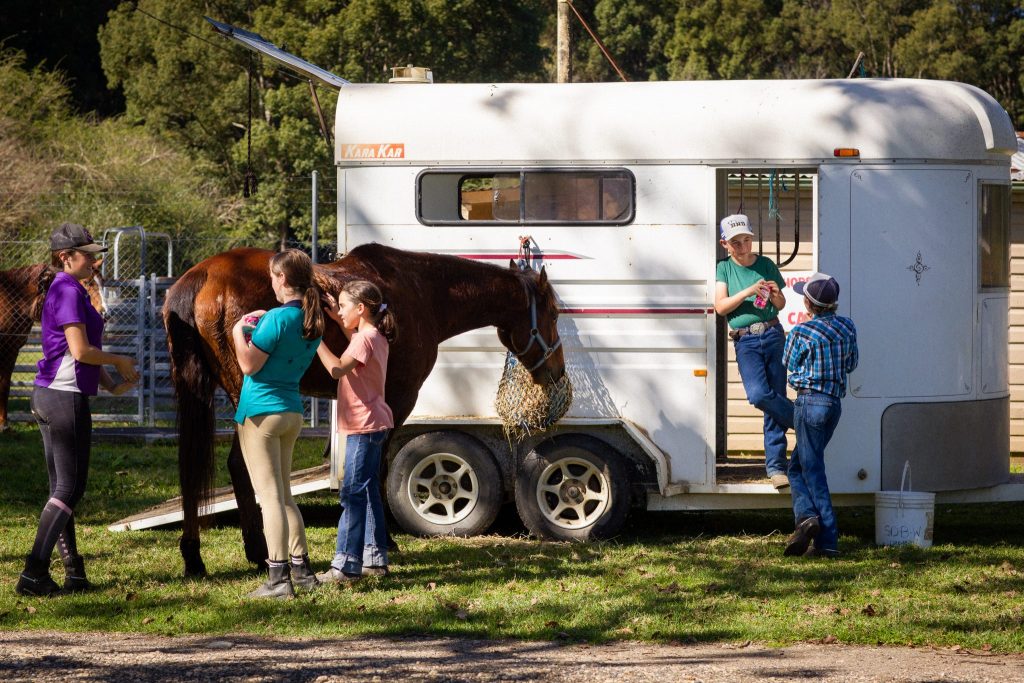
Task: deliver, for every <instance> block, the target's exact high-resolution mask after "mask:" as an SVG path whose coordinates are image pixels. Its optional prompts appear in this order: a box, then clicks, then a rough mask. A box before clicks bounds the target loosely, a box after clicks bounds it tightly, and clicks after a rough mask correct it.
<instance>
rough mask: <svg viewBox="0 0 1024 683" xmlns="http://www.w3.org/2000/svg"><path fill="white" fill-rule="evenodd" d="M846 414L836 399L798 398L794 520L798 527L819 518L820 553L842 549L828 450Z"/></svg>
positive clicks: (791, 477)
mask: <svg viewBox="0 0 1024 683" xmlns="http://www.w3.org/2000/svg"><path fill="white" fill-rule="evenodd" d="M842 413H843V408H842V404H841V403H840V402H839V399H838V398H835V397H834V396H829V395H827V394H819V393H810V394H801V395H799V396H797V397H796V409H795V413H794V417H795V420H796V448H795V449H793V458H792V459H791V460H790V463H789V486H790V489H791V490H792V493H793V516H794V517H795V519H796V522H797V523H799V522H800V521H801V520H804V519H806V518H808V517H817V518H818V522H819V524H821V530H820V531H819V532H818V536H817V538H815V539H814V545H815V547H816V548H818V550H838V549H839V527H838V526H837V525H836V515H835V512H834V511H833V510H832V495H831V494H830V493H829V490H828V479H826V478H825V447H826V446H827V445H828V442H829V441H830V440H831V439H832V433H833V432H835V430H836V425H837V424H839V416H840V415H842Z"/></svg>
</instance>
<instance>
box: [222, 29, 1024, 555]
mask: <svg viewBox="0 0 1024 683" xmlns="http://www.w3.org/2000/svg"><path fill="white" fill-rule="evenodd" d="M232 37H234V38H236V39H237V40H239V41H240V42H243V43H245V44H247V45H249V46H250V47H254V48H256V49H261V50H262V51H264V52H265V53H266V54H268V55H269V56H271V57H272V58H275V59H278V60H279V61H282V62H283V61H285V59H284V58H282V56H281V55H280V54H279V53H278V54H276V55H275V54H274V50H276V48H273V46H268V44H266V43H263V44H262V45H254V44H253V42H254V41H256V42H258V36H256V37H255V38H254V37H253V36H252V35H251V34H246V35H244V36H238V35H233V36H232ZM287 59H288V61H287V63H288V65H289V67H290V68H296V69H297V70H299V71H300V72H301V73H304V74H305V75H306V76H307V77H309V78H310V79H311V80H312V81H316V82H317V83H320V84H322V85H327V86H329V87H332V88H334V89H337V90H338V91H339V95H338V103H337V114H336V121H335V162H336V165H337V169H338V235H339V245H338V246H339V249H340V250H342V251H346V250H349V249H352V248H353V247H355V246H357V245H359V244H362V243H366V242H380V243H383V244H388V245H391V246H395V247H400V248H402V249H411V250H425V251H432V252H441V253H448V254H455V255H459V256H462V257H465V258H472V259H480V260H485V261H491V262H493V263H495V264H497V265H507V264H508V261H509V259H510V258H513V259H514V258H517V257H518V256H519V249H518V246H519V245H520V238H521V237H523V236H526V235H529V236H530V238H531V239H530V240H529V257H530V261H531V263H532V264H533V265H534V266H535V267H540V266H541V265H542V266H543V267H544V268H546V269H547V273H548V276H549V278H550V279H551V280H552V282H553V284H554V286H555V289H556V291H557V292H558V294H559V295H560V299H561V302H562V312H561V316H560V319H559V334H560V336H561V338H562V341H563V344H564V346H563V348H564V352H565V358H566V368H567V372H568V373H569V375H570V377H571V379H572V381H573V386H574V402H573V404H572V407H571V408H570V410H569V412H568V414H567V415H566V416H565V417H564V418H563V419H562V420H561V421H560V422H559V423H558V425H556V426H555V427H554V428H552V429H550V430H548V431H547V432H544V433H538V434H533V435H531V436H530V437H528V438H526V439H525V440H524V441H522V442H521V443H514V442H513V443H510V442H509V440H508V439H506V437H505V436H504V434H503V431H502V428H501V426H500V420H499V419H498V417H497V416H496V412H495V409H494V397H495V391H496V387H497V385H498V381H499V378H500V376H501V372H502V367H503V362H504V358H505V350H504V348H503V347H502V346H501V344H500V343H499V342H498V339H497V335H496V333H495V331H494V330H493V329H490V328H487V329H481V330H477V331H474V332H470V333H466V334H463V335H461V336H459V337H457V338H454V339H452V340H450V341H448V342H446V343H445V344H443V345H442V347H441V349H440V353H439V357H438V361H437V364H436V366H435V368H434V370H433V373H432V374H431V376H430V377H429V379H428V380H427V382H426V384H425V385H424V386H423V388H422V391H421V393H420V396H419V402H418V403H417V405H416V408H415V411H414V413H413V416H412V418H411V419H410V420H409V421H408V422H407V423H406V425H405V426H404V427H403V428H402V429H401V430H399V432H398V433H397V434H396V436H395V438H394V440H393V443H392V452H391V453H390V457H391V458H393V459H394V458H396V457H397V458H399V459H400V460H401V463H402V467H399V468H396V467H392V468H391V471H390V473H389V481H388V487H389V502H390V505H391V507H392V509H393V510H395V511H396V514H397V515H398V516H399V518H400V519H401V520H402V521H403V523H404V524H405V525H406V526H408V527H410V530H411V531H418V532H422V533H457V534H460V533H475V532H478V531H481V530H483V529H484V528H486V526H488V525H489V524H490V522H491V521H492V520H493V518H494V515H495V514H496V513H497V510H498V507H499V506H500V504H501V503H502V502H503V501H505V500H507V499H509V498H514V499H515V500H516V503H517V507H518V508H519V512H520V515H521V516H522V517H523V519H524V521H526V522H527V525H528V526H529V527H530V528H531V530H533V531H534V532H536V533H538V534H539V535H541V536H545V537H548V538H556V539H559V538H561V539H579V538H593V537H598V536H602V535H607V534H609V533H614V531H615V530H616V529H617V528H618V526H619V525H620V524H621V522H622V520H623V519H624V518H625V515H626V512H627V510H628V508H629V507H630V506H640V507H646V508H647V509H653V510H686V509H714V508H739V507H748V508H754V507H765V508H767V507H781V506H788V505H789V504H790V499H789V496H788V495H779V494H778V493H776V492H775V490H774V488H772V487H771V486H770V484H769V483H768V482H767V480H765V479H764V478H763V475H762V476H760V477H750V478H748V480H740V481H736V480H735V479H728V480H726V478H725V477H723V476H722V472H723V466H722V463H721V461H722V460H723V459H724V458H725V456H726V454H727V452H728V443H727V437H728V434H729V433H730V428H729V424H728V419H727V415H728V411H727V407H726V403H727V401H726V397H725V391H724V385H725V382H726V378H727V375H728V372H727V364H728V362H727V358H728V353H727V345H726V339H725V336H724V332H725V327H724V323H723V321H722V320H721V319H719V318H717V317H716V315H715V313H714V308H713V298H714V291H715V264H716V261H717V259H719V258H722V257H723V256H724V253H723V252H722V251H721V250H720V248H719V247H718V222H719V220H720V219H721V218H722V217H723V216H725V215H727V214H729V213H734V212H735V211H736V208H737V207H736V206H735V205H734V203H733V199H732V197H733V196H734V195H735V189H736V188H735V187H732V188H730V185H731V184H732V185H733V186H735V184H736V178H737V177H738V178H739V192H740V193H741V197H740V201H741V202H742V201H743V198H742V193H743V182H744V180H743V179H744V178H752V177H756V178H757V179H758V180H757V187H758V192H759V193H760V190H761V187H762V185H761V178H762V177H763V176H767V175H769V174H771V176H772V178H773V182H775V183H777V182H778V180H777V179H778V178H779V177H785V178H788V179H789V182H795V183H798V184H799V183H801V182H802V183H804V185H803V190H802V191H801V190H800V186H799V185H798V188H797V189H798V192H797V196H798V197H799V196H800V195H801V194H803V196H804V197H805V198H806V199H805V201H806V202H807V204H805V205H804V206H803V208H802V209H801V208H800V207H799V205H798V207H797V215H800V213H801V212H802V213H803V214H804V215H806V216H807V222H806V223H805V226H804V228H803V230H802V232H803V236H802V238H801V236H800V235H799V227H797V230H798V232H797V234H796V235H795V239H796V242H797V243H799V244H801V245H802V246H801V247H800V248H801V249H802V250H803V253H805V254H806V266H807V267H809V268H810V269H812V270H821V271H824V272H827V273H829V274H831V275H833V276H834V277H836V278H837V279H838V281H839V282H840V283H841V286H842V296H841V298H840V308H839V312H840V313H841V314H842V315H847V316H850V317H851V318H853V320H854V321H855V322H856V324H857V328H858V332H859V345H860V352H861V359H860V366H859V367H858V369H857V370H856V371H855V372H854V373H853V374H852V375H851V378H850V391H849V393H848V395H847V397H846V398H845V400H844V401H843V416H842V419H841V421H840V423H839V427H838V429H837V431H836V433H835V436H834V438H833V440H832V442H831V444H830V445H829V448H828V451H827V458H826V460H827V468H828V478H829V483H830V486H831V489H832V492H833V496H834V499H835V501H836V503H837V504H838V505H844V504H870V503H871V501H872V494H873V493H874V492H876V491H880V490H886V489H894V488H899V487H900V479H899V477H900V472H901V471H902V469H903V467H904V464H905V463H906V462H907V461H909V462H910V464H911V466H912V472H913V485H914V488H915V489H916V490H924V491H935V492H937V493H938V501H939V502H982V501H999V500H1020V499H1024V483H1020V482H1017V481H1014V479H1015V478H1014V477H1011V475H1010V471H1009V469H1010V468H1009V387H1008V366H1007V341H1008V339H1007V331H1008V298H1009V284H1010V283H1009V278H1010V273H1009V205H1010V181H1009V159H1010V155H1011V154H1012V153H1013V152H1014V151H1016V149H1017V143H1016V137H1015V135H1014V130H1013V127H1012V125H1011V122H1010V119H1009V116H1008V115H1007V114H1006V112H1005V111H1004V110H1003V109H1002V108H1001V107H1000V106H999V104H998V103H997V102H996V101H994V100H993V99H992V98H991V97H990V96H989V95H987V94H986V93H984V92H983V91H981V90H979V89H977V88H974V87H972V86H968V85H963V84H960V83H950V82H937V81H924V80H873V79H857V80H799V81H732V82H656V83H594V84H559V85H556V84H499V83H485V84H451V85H448V84H444V85H440V84H416V85H412V84H386V85H384V84H379V85H357V84H350V83H348V82H346V81H343V80H342V79H336V77H333V78H335V79H336V80H331V78H329V77H325V76H324V75H323V74H324V73H325V72H322V71H315V70H314V69H315V68H314V67H311V66H309V65H306V66H302V65H301V64H300V65H299V66H298V67H296V61H297V60H296V59H295V58H293V57H290V56H288V57H287ZM328 76H332V75H330V74H328ZM401 80H404V81H410V80H415V79H401ZM776 187H777V185H776ZM768 191H769V194H771V193H772V191H773V190H772V187H769V188H768ZM776 209H777V207H776ZM758 222H759V224H761V225H762V227H763V221H758ZM769 223H770V221H769ZM798 225H799V224H798ZM762 236H763V235H762ZM791 237H794V236H792V235H791ZM794 253H795V251H794ZM773 255H774V254H773ZM785 274H786V273H785V271H784V275H785ZM784 293H786V294H787V295H788V296H789V298H790V299H795V298H796V295H795V294H794V293H793V292H792V291H791V290H789V289H787V290H784ZM337 451H338V449H335V456H334V460H335V467H336V466H337V459H338V458H339V457H340V454H339V453H338V452H337ZM495 466H496V467H495ZM495 470H496V471H497V474H495ZM484 472H489V473H490V476H492V477H493V476H498V477H500V479H501V482H500V485H498V486H493V485H490V486H482V485H481V484H480V479H481V478H482V477H483V476H484ZM1018 478H1019V477H1018ZM491 483H492V484H493V483H494V482H491Z"/></svg>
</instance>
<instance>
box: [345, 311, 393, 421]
mask: <svg viewBox="0 0 1024 683" xmlns="http://www.w3.org/2000/svg"><path fill="white" fill-rule="evenodd" d="M389 347H390V345H389V344H388V340H387V339H386V338H385V337H384V335H382V334H381V333H380V332H379V331H377V329H376V328H371V329H369V330H367V331H366V332H356V333H355V334H353V335H352V338H351V339H350V340H349V342H348V348H347V349H346V350H345V353H344V354H342V355H343V356H349V357H351V358H354V359H356V360H357V361H359V364H358V365H356V367H355V368H354V369H353V370H352V372H350V373H348V374H347V375H345V376H344V377H342V378H341V379H340V380H339V381H338V431H339V432H341V433H342V434H368V433H370V432H379V431H381V430H383V429H391V428H393V427H394V426H395V418H394V416H393V415H392V414H391V408H389V407H388V404H387V403H385V402H384V380H385V378H386V377H387V373H388V349H389Z"/></svg>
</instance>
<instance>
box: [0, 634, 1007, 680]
mask: <svg viewBox="0 0 1024 683" xmlns="http://www.w3.org/2000/svg"><path fill="white" fill-rule="evenodd" d="M0 679H2V680H4V681H5V682H10V681H66V680H102V681H115V682H121V681H215V680H216V681H222V680H227V681H313V682H316V683H328V682H333V681H338V682H339V683H340V682H342V681H344V682H346V683H347V682H349V681H405V680H413V681H572V682H573V683H587V682H596V681H602V682H603V681H613V682H614V683H627V682H632V681H656V682H657V683H667V682H668V681H704V682H706V683H711V682H715V681H730V682H735V681H761V680H775V681H779V680H794V679H804V680H813V681H971V682H972V683H978V682H984V681H1014V682H1018V681H1021V680H1024V655H1022V654H1014V655H993V654H990V653H985V652H974V651H967V650H952V649H935V648H916V649H915V648H890V647H884V648H883V647H852V646H845V645H795V646H792V647H787V648H781V649H770V648H765V647H761V646H758V645H748V646H745V647H740V646H735V645H680V646H671V645H648V644H640V643H615V644H612V645H595V646H589V645H578V644H561V643H550V642H542V643H538V642H517V641H481V640H454V639H437V638H404V639H388V638H366V639H359V640H312V639H306V640H300V639H287V638H254V637H251V636H238V637H232V636H228V637H219V638H211V637H174V638H167V637H158V636H149V635H131V634H103V633H99V634H95V633H88V634H76V633H52V632H40V631H18V632H3V633H0Z"/></svg>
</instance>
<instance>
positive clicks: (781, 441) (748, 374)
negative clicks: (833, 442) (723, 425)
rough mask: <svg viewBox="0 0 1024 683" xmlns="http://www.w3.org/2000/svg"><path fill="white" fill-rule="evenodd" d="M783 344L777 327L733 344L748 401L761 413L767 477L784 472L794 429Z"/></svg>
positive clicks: (783, 340) (746, 336)
mask: <svg viewBox="0 0 1024 683" xmlns="http://www.w3.org/2000/svg"><path fill="white" fill-rule="evenodd" d="M785 343H786V337H785V335H783V333H782V327H781V326H779V325H775V326H774V327H769V328H768V330H767V331H766V332H764V333H763V334H745V335H743V336H742V337H740V338H739V339H737V340H736V341H735V342H733V348H734V349H735V351H736V365H737V366H739V370H740V378H741V379H742V380H743V390H744V391H745V392H746V394H747V401H749V402H750V404H751V405H752V406H754V407H755V408H757V409H758V410H760V411H761V412H763V413H764V464H765V469H766V470H767V471H768V476H769V477H770V476H772V475H773V474H785V473H786V430H787V429H792V428H793V402H792V401H790V400H789V399H788V398H786V367H785V366H784V365H783V364H782V351H783V347H784V346H785Z"/></svg>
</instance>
